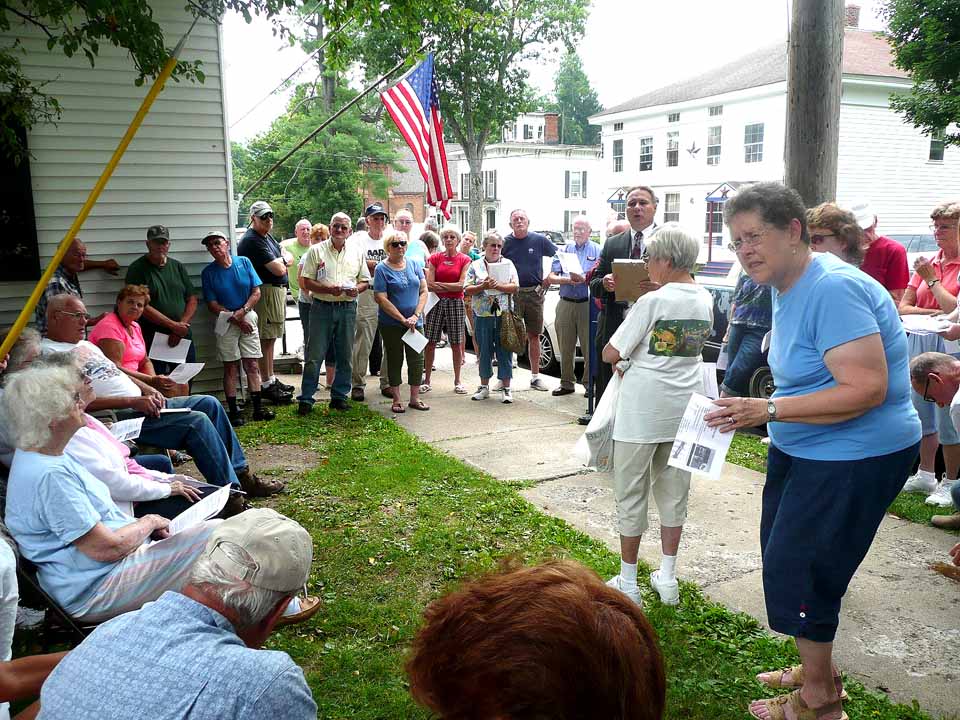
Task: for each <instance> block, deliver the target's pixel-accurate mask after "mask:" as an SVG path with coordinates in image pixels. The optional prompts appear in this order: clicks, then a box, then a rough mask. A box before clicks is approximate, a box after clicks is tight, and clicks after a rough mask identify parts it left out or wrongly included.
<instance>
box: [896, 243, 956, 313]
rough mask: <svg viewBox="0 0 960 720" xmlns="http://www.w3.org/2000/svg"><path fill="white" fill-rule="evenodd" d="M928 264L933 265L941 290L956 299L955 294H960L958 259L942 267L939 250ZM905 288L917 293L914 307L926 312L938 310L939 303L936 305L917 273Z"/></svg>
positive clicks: (930, 291) (931, 292)
mask: <svg viewBox="0 0 960 720" xmlns="http://www.w3.org/2000/svg"><path fill="white" fill-rule="evenodd" d="M930 264H931V265H933V269H934V271H935V272H936V273H937V277H938V278H939V279H940V282H941V283H942V284H943V289H944V290H946V291H947V292H948V293H950V294H951V295H953V296H955V297H956V296H957V294H958V293H960V278H958V277H957V275H958V273H960V257H958V258H955V259H954V260H951V261H950V262H949V263H947V264H946V265H944V263H943V250H941V251H940V252H938V253H937V255H936V257H935V258H933V260H931V261H930ZM907 287H910V288H913V289H914V290H916V291H917V302H916V303H915V305H916V306H917V307H918V308H925V309H927V310H937V309H939V308H940V303H938V302H937V299H936V298H935V297H934V296H933V291H932V290H930V288H928V287H927V284H926V283H925V282H924V281H923V280H921V279H920V275H918V274H917V273H914V274H913V276H912V277H911V278H910V284H909V285H908V286H907Z"/></svg>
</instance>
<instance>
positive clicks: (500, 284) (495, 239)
mask: <svg viewBox="0 0 960 720" xmlns="http://www.w3.org/2000/svg"><path fill="white" fill-rule="evenodd" d="M502 250H503V238H502V237H500V234H499V233H498V232H497V231H496V230H490V231H489V232H488V233H487V234H486V235H484V236H483V257H482V258H480V259H479V260H474V261H473V262H472V263H470V265H469V268H468V270H467V277H466V281H465V282H466V285H465V286H464V289H463V292H464V294H465V295H466V296H467V297H468V298H470V304H471V310H472V312H473V342H474V346H475V347H476V348H477V355H478V357H477V365H478V367H479V370H480V387H478V388H477V391H476V392H475V393H474V394H473V397H472V399H473V400H486V399H487V398H488V397H490V378H491V377H492V376H493V358H494V356H496V358H497V377H498V378H499V379H500V382H501V384H502V387H501V389H500V402H503V403H512V402H513V391H512V390H510V380H511V379H512V378H513V356H512V354H511V353H510V351H509V350H506V349H504V348H502V347H501V346H500V310H501V308H502V309H506V308H507V305H508V303H509V302H510V296H511V295H513V294H514V293H516V292H517V289H518V288H519V287H520V280H519V277H518V276H517V268H516V267H515V266H514V264H513V263H512V262H511V261H510V260H507V259H506V258H505V257H501V255H500V253H501V252H502Z"/></svg>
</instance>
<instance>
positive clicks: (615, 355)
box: [603, 223, 713, 605]
mask: <svg viewBox="0 0 960 720" xmlns="http://www.w3.org/2000/svg"><path fill="white" fill-rule="evenodd" d="M699 251H700V241H699V240H698V239H697V238H696V237H694V236H693V235H691V234H690V233H688V232H687V231H686V230H684V229H683V228H681V227H680V225H679V224H677V223H667V224H665V225H663V226H661V227H660V228H659V229H658V230H657V232H655V233H654V234H653V235H652V236H650V238H649V239H648V240H647V253H648V260H647V269H648V271H649V273H650V280H651V281H652V282H654V283H657V284H659V286H660V287H659V289H657V290H655V291H654V292H648V293H646V294H644V295H641V296H640V298H639V299H638V300H637V302H636V303H634V305H633V307H631V308H630V310H629V312H628V313H627V316H626V318H624V321H623V324H621V325H620V327H619V328H617V331H616V332H615V333H614V334H613V336H612V337H611V338H610V341H609V342H608V343H607V345H606V347H604V349H603V361H604V362H607V363H610V364H611V365H615V366H616V369H617V372H618V373H620V375H621V378H622V380H621V385H620V395H619V397H618V398H617V409H616V414H615V419H614V427H613V493H614V497H615V498H616V501H617V525H618V529H619V532H620V574H619V575H616V576H614V577H613V578H611V579H610V581H609V582H608V583H607V584H608V585H610V586H611V587H614V588H616V589H618V590H620V591H621V592H623V593H624V594H625V595H627V597H630V598H631V599H633V600H634V601H636V602H637V603H639V602H640V590H639V588H638V586H637V554H638V551H639V549H640V538H641V535H642V534H643V532H644V531H645V530H646V529H647V527H648V520H647V503H648V502H649V499H650V493H651V490H652V491H653V497H654V500H655V501H656V503H657V509H658V510H659V512H660V548H661V551H662V557H661V560H660V568H659V569H658V570H655V571H654V572H652V573H650V584H651V585H652V586H653V589H654V590H656V591H657V593H658V594H659V595H660V600H661V601H662V602H663V603H664V604H666V605H676V604H677V603H679V602H680V590H679V585H678V583H677V576H676V565H677V551H678V550H679V548H680V535H681V534H682V533H683V523H684V521H685V520H686V518H687V496H688V494H689V492H690V473H689V472H687V471H686V470H680V469H679V468H675V467H672V466H668V465H667V461H668V460H669V458H670V449H671V447H672V446H673V441H674V439H675V438H676V436H677V430H678V429H679V427H680V419H681V418H682V417H683V411H684V410H685V409H686V407H687V403H688V402H689V401H690V396H691V395H692V394H693V393H703V375H702V371H701V368H700V363H701V360H700V353H701V352H702V350H703V346H704V344H705V343H706V341H707V338H708V337H710V331H711V328H712V327H713V297H712V296H711V295H710V293H709V292H707V291H706V290H705V289H704V288H702V287H700V286H699V285H698V284H697V283H696V281H695V280H694V279H693V276H692V275H691V273H692V271H693V268H694V265H695V264H696V262H697V254H698V253H699Z"/></svg>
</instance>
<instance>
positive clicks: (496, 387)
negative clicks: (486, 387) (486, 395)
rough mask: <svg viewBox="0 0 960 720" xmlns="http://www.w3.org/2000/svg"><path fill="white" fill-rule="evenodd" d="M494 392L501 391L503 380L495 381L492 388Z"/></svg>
mask: <svg viewBox="0 0 960 720" xmlns="http://www.w3.org/2000/svg"><path fill="white" fill-rule="evenodd" d="M493 389H494V390H503V380H497V384H496V385H494V386H493Z"/></svg>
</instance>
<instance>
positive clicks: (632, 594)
mask: <svg viewBox="0 0 960 720" xmlns="http://www.w3.org/2000/svg"><path fill="white" fill-rule="evenodd" d="M622 584H623V578H621V577H620V576H619V575H614V576H613V577H612V578H610V579H609V580H607V587H612V588H613V589H614V590H619V591H620V592H622V593H623V594H624V595H626V596H627V597H628V598H630V599H631V600H633V601H634V602H635V603H636V604H637V605H639V606H640V607H643V600H641V599H640V588H638V587H634V588H633V589H632V590H624V589H623V587H622Z"/></svg>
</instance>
